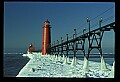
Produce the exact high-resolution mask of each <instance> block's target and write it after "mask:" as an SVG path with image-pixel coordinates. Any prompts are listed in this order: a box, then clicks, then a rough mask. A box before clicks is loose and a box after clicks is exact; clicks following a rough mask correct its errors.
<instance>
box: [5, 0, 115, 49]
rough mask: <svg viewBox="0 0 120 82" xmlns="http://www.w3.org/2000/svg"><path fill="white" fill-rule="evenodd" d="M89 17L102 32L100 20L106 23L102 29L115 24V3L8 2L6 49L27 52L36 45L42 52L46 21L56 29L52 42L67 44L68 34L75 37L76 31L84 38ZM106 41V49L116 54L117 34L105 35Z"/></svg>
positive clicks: (111, 32) (108, 33) (92, 23)
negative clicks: (59, 41) (62, 40)
mask: <svg viewBox="0 0 120 82" xmlns="http://www.w3.org/2000/svg"><path fill="white" fill-rule="evenodd" d="M106 10H108V11H106ZM105 11H106V12H105ZM103 12H105V13H103ZM96 16H98V17H96ZM86 17H88V18H89V19H90V20H91V26H93V27H92V28H91V30H92V29H95V28H98V27H97V26H96V27H95V26H94V24H96V23H98V21H99V19H100V17H102V18H103V20H104V22H103V23H102V25H106V24H108V23H110V22H113V21H115V3H114V2H4V48H24V49H26V48H28V46H29V44H30V43H33V45H34V46H35V47H36V49H41V47H42V26H43V24H44V21H45V20H46V19H48V20H49V21H50V24H51V27H52V28H51V36H52V37H51V38H52V42H53V41H57V40H60V37H63V39H64V40H65V38H66V33H68V34H69V36H72V34H73V33H74V31H73V29H74V28H76V29H77V33H79V35H81V32H82V30H83V28H85V27H87V24H85V23H86ZM95 17H96V18H95ZM94 18H95V19H94ZM107 19H108V20H107ZM106 20H107V21H106ZM84 24H85V25H84ZM103 37H104V38H103V41H102V46H103V47H105V48H108V49H109V48H110V49H112V50H113V49H114V42H115V34H114V31H110V32H105V33H104V36H103Z"/></svg>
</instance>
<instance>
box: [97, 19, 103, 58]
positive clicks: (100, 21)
mask: <svg viewBox="0 0 120 82" xmlns="http://www.w3.org/2000/svg"><path fill="white" fill-rule="evenodd" d="M101 23H102V17H101V18H100V20H99V27H101ZM102 35H103V32H102ZM102 35H100V43H99V45H98V46H99V47H100V50H99V51H100V56H101V57H102V49H101V40H102Z"/></svg>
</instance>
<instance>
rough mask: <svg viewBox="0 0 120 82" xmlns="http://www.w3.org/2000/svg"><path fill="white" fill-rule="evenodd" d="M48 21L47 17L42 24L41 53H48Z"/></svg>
mask: <svg viewBox="0 0 120 82" xmlns="http://www.w3.org/2000/svg"><path fill="white" fill-rule="evenodd" d="M50 28H51V27H50V22H49V21H48V19H47V20H46V21H45V22H44V25H43V35H42V55H45V54H49V52H47V47H48V45H49V44H50V43H51V32H50Z"/></svg>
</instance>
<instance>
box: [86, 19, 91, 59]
mask: <svg viewBox="0 0 120 82" xmlns="http://www.w3.org/2000/svg"><path fill="white" fill-rule="evenodd" d="M87 23H88V30H89V35H88V41H89V48H88V57H87V59H88V58H89V54H90V47H91V46H90V20H89V19H88V17H87Z"/></svg>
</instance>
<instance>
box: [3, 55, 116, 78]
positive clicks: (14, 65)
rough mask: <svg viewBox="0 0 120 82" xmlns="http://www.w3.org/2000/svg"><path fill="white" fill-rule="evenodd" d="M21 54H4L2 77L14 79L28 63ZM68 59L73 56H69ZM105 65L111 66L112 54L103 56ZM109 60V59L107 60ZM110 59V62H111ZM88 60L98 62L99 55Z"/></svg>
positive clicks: (79, 57)
mask: <svg viewBox="0 0 120 82" xmlns="http://www.w3.org/2000/svg"><path fill="white" fill-rule="evenodd" d="M22 54H23V53H4V56H3V76H4V77H16V75H17V74H18V73H19V71H20V70H21V69H22V68H23V66H25V65H26V63H27V62H28V61H29V59H28V58H27V57H23V56H22ZM69 57H70V58H72V57H73V55H69ZM76 57H77V59H81V60H83V55H76ZM104 58H105V61H106V63H108V64H110V65H112V63H113V61H114V55H113V54H106V55H105V54H104ZM109 58H110V59H109ZM111 58H112V60H111ZM89 60H92V61H96V62H100V55H98V54H95V55H90V58H89Z"/></svg>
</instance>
